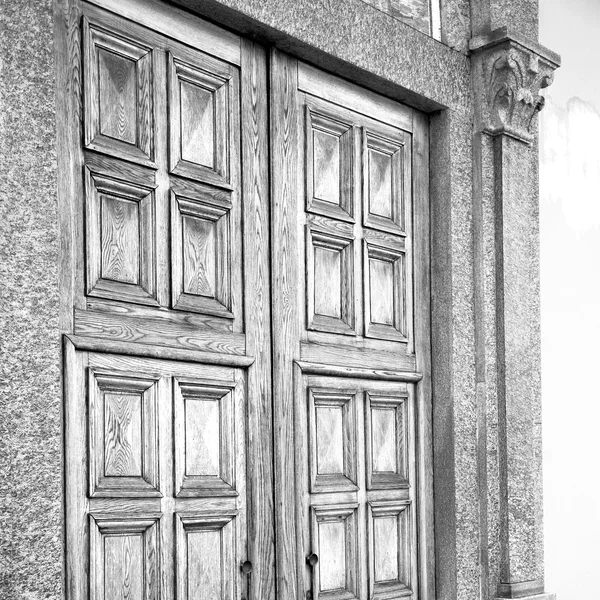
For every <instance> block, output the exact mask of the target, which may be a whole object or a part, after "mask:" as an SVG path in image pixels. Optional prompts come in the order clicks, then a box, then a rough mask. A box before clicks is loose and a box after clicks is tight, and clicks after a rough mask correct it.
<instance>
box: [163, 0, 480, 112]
mask: <svg viewBox="0 0 600 600" xmlns="http://www.w3.org/2000/svg"><path fill="white" fill-rule="evenodd" d="M175 2H176V3H177V4H180V5H182V6H185V7H188V8H191V9H193V10H195V11H197V12H198V13H199V14H203V15H207V16H208V17H210V18H211V19H213V20H216V21H218V22H223V23H229V25H230V26H232V27H234V28H237V29H239V30H240V31H242V32H244V33H248V34H251V35H258V36H260V37H261V38H263V39H266V40H268V41H269V42H271V43H274V44H277V45H278V46H279V47H280V48H281V49H282V50H284V51H288V52H292V53H294V54H296V55H297V56H299V57H300V58H303V59H304V60H308V61H314V62H317V63H318V64H319V65H320V66H322V67H323V68H325V69H328V70H331V71H332V72H335V73H337V74H339V75H342V76H347V77H349V78H351V79H353V80H355V81H357V82H358V83H362V84H365V85H368V86H369V87H371V88H373V89H375V90H377V91H381V92H383V93H386V94H388V95H390V96H391V97H393V98H396V99H398V100H401V101H406V102H408V103H409V104H411V105H413V106H416V107H418V108H422V109H424V110H434V109H436V108H439V107H440V106H447V107H450V108H452V109H454V110H457V111H459V112H462V111H465V110H466V111H469V108H470V106H471V93H470V85H471V79H470V77H471V75H470V69H469V61H468V59H467V57H466V56H465V55H464V54H461V53H459V52H456V51H454V50H453V49H451V48H448V47H447V46H445V45H444V44H441V43H440V42H438V41H436V40H434V39H433V38H431V37H430V36H428V35H425V34H423V33H421V32H420V31H416V30H415V29H413V28H412V27H409V26H407V25H405V24H404V23H402V22H400V21H399V20H398V19H393V18H390V16H389V15H387V14H385V13H383V12H382V11H380V10H377V9H376V8H374V7H373V6H370V5H368V4H366V3H365V2H363V1H362V0H344V2H337V1H335V2H334V1H331V0H294V1H285V2H282V1H281V0H222V1H220V2H216V1H215V0H175ZM357 69H359V70H363V71H364V73H362V74H361V72H360V71H357Z"/></svg>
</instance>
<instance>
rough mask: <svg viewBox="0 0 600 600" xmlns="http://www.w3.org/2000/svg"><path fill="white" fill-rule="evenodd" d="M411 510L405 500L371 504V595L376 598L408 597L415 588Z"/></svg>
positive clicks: (369, 532) (369, 535)
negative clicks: (413, 587) (413, 582)
mask: <svg viewBox="0 0 600 600" xmlns="http://www.w3.org/2000/svg"><path fill="white" fill-rule="evenodd" d="M410 510H411V506H410V504H408V503H405V502H397V501H381V502H370V503H369V504H368V527H367V529H368V538H369V544H368V548H369V560H368V563H369V598H372V599H373V600H394V599H396V598H406V597H410V596H412V594H413V592H414V590H413V589H412V573H413V568H414V565H413V564H412V562H413V556H412V554H413V553H412V540H411V522H412V519H411V517H410Z"/></svg>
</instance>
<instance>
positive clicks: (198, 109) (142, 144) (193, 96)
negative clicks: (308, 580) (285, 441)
mask: <svg viewBox="0 0 600 600" xmlns="http://www.w3.org/2000/svg"><path fill="white" fill-rule="evenodd" d="M67 5H68V10H65V11H64V14H62V13H61V15H60V16H58V17H57V22H58V32H59V37H60V36H62V37H61V43H62V46H63V47H67V48H68V57H65V59H64V61H61V65H60V67H59V68H61V69H63V70H64V71H65V72H64V73H62V74H61V76H62V77H63V79H65V80H68V81H69V84H70V88H69V90H66V91H65V92H64V93H65V98H66V100H67V105H68V107H69V111H70V113H69V118H68V119H66V118H65V123H66V127H67V128H68V129H69V136H68V137H69V139H70V143H71V144H72V145H71V146H69V147H67V148H63V150H64V156H61V161H64V164H65V165H66V169H65V171H66V172H67V173H68V175H69V177H70V182H71V188H72V189H71V190H70V191H72V193H71V194H70V195H69V197H68V198H63V199H62V201H63V203H64V204H65V205H66V206H67V207H68V211H69V214H70V218H71V219H72V225H73V229H72V231H71V230H69V232H68V235H67V236H65V239H67V238H69V239H70V243H72V244H73V246H72V247H70V251H71V252H72V256H71V257H70V259H71V263H70V265H72V267H73V271H72V272H71V273H69V275H70V276H71V279H72V282H73V294H72V297H71V298H70V301H71V302H72V304H71V305H69V306H67V307H65V310H66V312H68V313H70V314H72V315H73V320H72V321H73V323H72V325H73V327H72V331H71V330H69V331H67V334H68V335H69V339H68V340H66V341H65V402H66V409H65V417H66V418H65V423H66V426H65V438H66V449H67V450H66V477H65V479H66V512H67V522H66V528H67V540H66V548H67V550H66V553H67V569H66V571H67V577H66V581H67V596H68V598H70V599H71V600H86V599H89V598H94V599H97V600H100V599H102V600H112V599H114V600H124V599H125V598H127V599H128V600H134V599H135V600H160V599H162V600H166V599H180V598H181V599H183V598H185V599H190V600H192V599H201V598H214V599H215V600H240V599H241V598H242V597H243V598H247V599H249V600H257V599H259V598H260V599H261V600H263V599H265V600H270V599H272V598H274V593H275V587H274V569H273V561H274V558H273V556H274V551H273V536H274V533H273V516H272V512H273V509H272V506H273V501H272V468H271V465H272V448H271V445H272V442H271V440H272V435H271V427H272V425H271V412H270V411H271V397H270V377H271V372H270V322H269V309H270V306H269V273H268V263H269V255H268V251H269V222H268V201H269V198H268V189H267V181H268V163H267V156H268V146H267V129H268V122H267V94H266V86H267V65H266V56H265V52H264V49H262V48H261V47H260V46H258V45H256V44H254V43H253V42H249V41H245V40H241V38H239V37H238V36H235V35H234V34H231V33H229V32H226V31H224V30H221V29H219V28H218V27H216V26H213V25H211V24H208V23H206V22H204V21H202V20H200V19H198V18H196V17H195V16H194V15H192V14H191V13H186V12H183V11H181V10H180V9H177V8H176V7H174V6H172V5H168V4H167V3H166V2H165V3H163V2H160V1H154V0H118V1H117V0H101V1H99V0H94V1H93V2H89V3H88V2H84V1H81V0H68V2H67ZM80 77H81V81H80ZM242 87H243V88H244V95H243V96H242V94H241V89H242ZM242 153H243V155H244V160H243V162H244V170H243V171H242ZM243 220H244V224H243V225H242V222H243ZM246 257H250V259H251V260H249V261H247V262H245V258H246ZM66 263H67V264H69V261H66ZM245 561H251V563H253V569H252V578H250V577H249V576H248V575H247V573H246V571H247V570H248V565H249V564H250V562H248V563H247V564H246V571H244V572H242V570H241V569H240V565H241V564H242V563H244V562H245Z"/></svg>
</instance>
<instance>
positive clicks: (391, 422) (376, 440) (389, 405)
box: [365, 393, 411, 489]
mask: <svg viewBox="0 0 600 600" xmlns="http://www.w3.org/2000/svg"><path fill="white" fill-rule="evenodd" d="M407 404H408V396H382V395H376V394H371V393H367V394H366V402H365V422H366V442H367V445H366V469H367V489H385V488H399V487H403V488H406V487H408V486H409V473H408V459H409V457H408V447H409V444H410V443H411V442H410V439H409V438H410V430H409V426H408V407H407Z"/></svg>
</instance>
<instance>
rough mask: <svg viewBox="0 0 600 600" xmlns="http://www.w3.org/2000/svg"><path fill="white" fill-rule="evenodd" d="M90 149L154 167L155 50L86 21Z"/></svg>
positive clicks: (87, 113) (87, 104) (87, 144)
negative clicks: (153, 52) (153, 57)
mask: <svg viewBox="0 0 600 600" xmlns="http://www.w3.org/2000/svg"><path fill="white" fill-rule="evenodd" d="M83 37H84V43H83V47H84V64H85V69H84V90H85V92H84V94H85V107H84V111H85V112H84V122H85V145H86V147H87V148H90V149H92V150H97V151H99V152H104V153H107V154H110V155H113V156H116V157H118V158H124V159H126V160H131V161H134V162H137V163H140V164H144V165H148V166H154V138H153V127H154V125H153V101H152V94H153V91H152V80H153V65H152V48H151V47H149V46H146V45H145V44H144V43H143V42H141V41H138V40H136V39H133V38H130V37H129V36H125V35H123V34H121V33H117V32H115V31H108V30H106V29H104V28H102V27H101V26H100V25H96V24H94V23H91V22H90V21H89V20H88V19H87V18H86V17H84V18H83Z"/></svg>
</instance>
